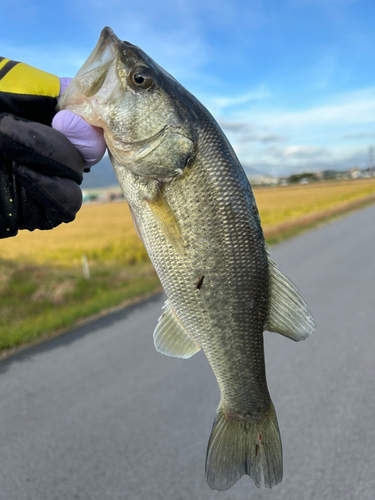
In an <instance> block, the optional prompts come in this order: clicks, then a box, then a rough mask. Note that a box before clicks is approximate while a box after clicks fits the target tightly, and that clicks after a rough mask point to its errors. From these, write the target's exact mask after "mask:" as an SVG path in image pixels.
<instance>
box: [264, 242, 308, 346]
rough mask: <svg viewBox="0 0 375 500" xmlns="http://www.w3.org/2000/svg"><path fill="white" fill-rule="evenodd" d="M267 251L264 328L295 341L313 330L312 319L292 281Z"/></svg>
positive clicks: (305, 336)
mask: <svg viewBox="0 0 375 500" xmlns="http://www.w3.org/2000/svg"><path fill="white" fill-rule="evenodd" d="M267 253H268V268H269V274H270V306H269V312H268V321H267V324H266V326H265V330H268V331H269V332H277V333H281V335H284V336H285V337H288V338H290V339H292V340H294V341H296V342H298V341H299V340H305V339H306V338H307V337H308V336H309V335H311V334H312V333H313V332H314V331H315V323H314V319H313V317H312V315H311V313H310V311H309V310H308V308H307V305H306V302H305V301H304V300H303V298H302V297H301V294H300V293H299V291H298V289H297V287H296V286H295V285H294V283H293V282H292V281H291V280H290V279H289V278H288V277H287V276H285V274H283V273H282V272H281V271H280V269H279V268H278V267H277V265H276V264H275V262H274V261H273V260H272V259H271V257H270V253H269V251H268V249H267Z"/></svg>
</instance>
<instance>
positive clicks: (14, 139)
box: [0, 113, 84, 184]
mask: <svg viewBox="0 0 375 500" xmlns="http://www.w3.org/2000/svg"><path fill="white" fill-rule="evenodd" d="M0 150H1V154H2V155H3V156H5V157H6V158H8V159H10V160H14V161H15V162H17V163H20V164H23V165H26V166H28V167H30V168H33V169H34V170H37V171H38V172H41V173H44V174H46V175H57V176H60V177H67V178H69V179H72V180H73V181H75V182H76V183H78V184H81V182H82V178H83V168H84V162H83V159H82V156H81V155H80V153H79V152H78V151H77V149H76V148H75V147H74V146H73V145H72V144H71V143H70V142H69V140H68V139H67V138H66V137H65V136H64V135H63V134H60V132H58V131H57V130H54V129H53V128H51V127H48V126H46V125H42V124H41V123H36V122H31V121H28V120H24V119H22V118H18V117H16V116H13V115H10V114H6V113H3V114H0Z"/></svg>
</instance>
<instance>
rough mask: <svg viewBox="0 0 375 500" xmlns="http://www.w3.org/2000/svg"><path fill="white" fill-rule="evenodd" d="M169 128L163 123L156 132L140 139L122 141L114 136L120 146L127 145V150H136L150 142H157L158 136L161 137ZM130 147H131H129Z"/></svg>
mask: <svg viewBox="0 0 375 500" xmlns="http://www.w3.org/2000/svg"><path fill="white" fill-rule="evenodd" d="M169 129H170V127H169V125H168V124H167V125H164V127H162V128H161V129H160V130H159V131H158V132H156V134H154V135H152V136H150V137H146V139H141V140H140V141H131V142H130V141H129V142H127V141H122V140H121V139H118V138H116V142H117V143H119V144H121V145H122V146H128V147H129V151H131V150H133V151H134V150H137V149H141V148H143V147H144V146H149V145H150V144H152V143H155V144H156V143H157V139H159V138H162V137H163V136H164V135H165V134H166V133H167V131H168V130H169ZM130 148H131V149H130Z"/></svg>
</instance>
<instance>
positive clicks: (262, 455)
mask: <svg viewBox="0 0 375 500" xmlns="http://www.w3.org/2000/svg"><path fill="white" fill-rule="evenodd" d="M244 474H248V475H249V476H250V477H251V478H252V479H253V481H254V483H255V484H256V486H257V487H258V488H260V487H261V484H262V477H263V478H264V485H265V486H266V487H268V488H272V486H274V485H275V484H277V483H279V482H280V481H281V480H282V477H283V457H282V446H281V439H280V432H279V426H278V424H277V417H276V412H275V409H274V407H273V404H272V402H271V408H270V410H269V411H268V412H267V414H265V415H264V416H263V417H262V418H260V419H258V420H256V421H255V420H254V419H250V418H247V417H246V416H242V415H238V414H234V413H231V414H229V415H228V414H225V413H224V411H223V409H222V407H221V406H219V408H218V410H217V413H216V418H215V421H214V425H213V428H212V432H211V437H210V440H209V442H208V448H207V458H206V478H207V482H208V485H209V486H210V488H211V489H213V490H219V491H223V490H227V489H228V488H230V487H231V486H233V485H234V483H235V482H236V481H238V480H239V479H240V478H241V477H242V476H243V475H244Z"/></svg>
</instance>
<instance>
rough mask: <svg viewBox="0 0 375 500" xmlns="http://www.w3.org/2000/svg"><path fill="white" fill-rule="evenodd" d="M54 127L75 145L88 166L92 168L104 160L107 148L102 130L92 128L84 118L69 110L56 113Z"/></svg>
mask: <svg viewBox="0 0 375 500" xmlns="http://www.w3.org/2000/svg"><path fill="white" fill-rule="evenodd" d="M52 127H53V128H54V129H56V130H58V131H59V132H61V133H62V134H64V135H65V136H66V137H67V138H68V139H69V140H70V142H71V143H72V144H74V146H75V147H76V148H77V149H78V151H79V152H80V153H81V155H82V157H83V159H84V161H85V165H86V166H88V167H92V166H93V165H96V164H97V163H98V162H99V161H100V160H101V159H102V158H103V156H104V153H105V150H106V147H107V146H106V143H105V141H104V137H103V130H102V129H101V128H98V127H92V126H91V125H89V124H88V123H86V122H85V121H84V119H83V118H81V117H80V116H78V115H76V114H75V113H72V112H71V111H68V110H63V111H59V112H58V113H56V115H55V116H54V118H53V120H52Z"/></svg>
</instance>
